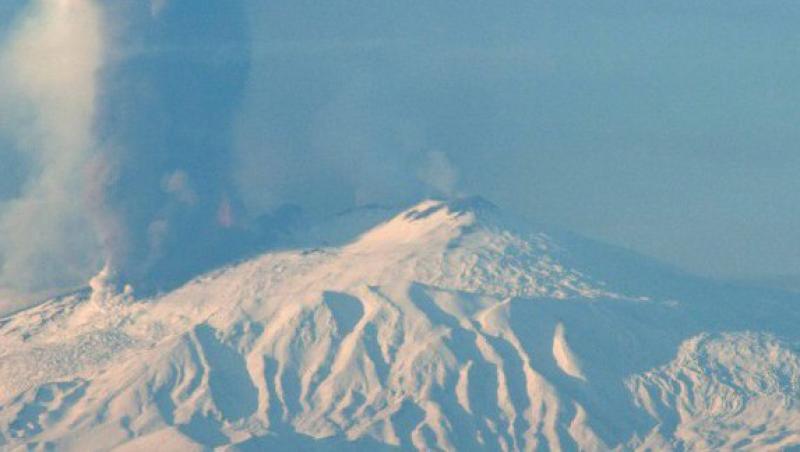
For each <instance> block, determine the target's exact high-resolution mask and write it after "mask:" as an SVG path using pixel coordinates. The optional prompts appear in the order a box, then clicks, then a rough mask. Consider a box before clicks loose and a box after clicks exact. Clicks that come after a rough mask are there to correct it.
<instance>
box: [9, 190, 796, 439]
mask: <svg viewBox="0 0 800 452" xmlns="http://www.w3.org/2000/svg"><path fill="white" fill-rule="evenodd" d="M359 215H361V214H360V213H358V212H355V213H352V214H350V215H348V216H345V217H342V218H339V219H337V220H336V221H332V222H331V224H330V225H329V226H330V227H329V228H327V227H323V228H321V229H320V230H322V231H326V230H327V231H328V232H330V234H329V235H330V236H331V237H334V236H336V237H339V238H340V237H342V235H341V234H339V235H337V234H336V233H334V232H331V231H338V230H342V229H344V230H347V229H348V227H344V226H343V225H348V224H349V225H351V226H352V225H354V224H365V223H370V221H366V220H364V218H365V216H364V215H361V216H359ZM376 216H377V217H380V216H381V214H377V215H372V217H376ZM366 217H370V215H366ZM372 217H370V218H372ZM334 223H335V224H334ZM377 223H378V224H377V225H376V226H371V227H369V228H367V230H366V231H365V232H364V233H363V234H360V235H358V236H357V237H356V238H355V239H353V240H348V241H346V242H345V243H344V244H342V245H336V246H331V245H328V246H325V247H309V248H307V249H303V250H296V251H285V252H273V253H268V254H264V255H262V256H260V257H258V258H256V259H253V260H250V261H247V262H243V263H241V264H238V265H235V266H231V267H228V268H225V269H222V270H219V271H217V272H215V273H212V274H208V275H205V276H202V277H200V278H198V279H196V280H194V281H192V282H190V283H189V284H187V285H185V286H184V287H182V288H180V289H178V290H175V291H174V292H171V293H168V294H166V295H163V296H158V297H154V298H152V299H143V300H139V299H134V298H133V297H132V295H131V294H130V293H121V294H118V293H113V292H111V291H109V290H107V289H106V288H105V287H104V285H103V284H102V283H103V281H102V278H96V279H95V281H94V288H93V290H91V291H90V290H87V291H83V292H79V293H76V294H73V295H70V296H67V297H62V298H59V299H55V300H52V301H49V302H47V303H44V304H42V305H40V306H38V307H35V308H32V309H29V310H26V311H22V312H20V313H17V314H15V315H12V316H10V317H7V318H3V319H0V448H3V449H14V448H16V447H20V448H25V447H28V448H34V449H36V448H40V449H45V450H46V449H48V448H52V447H55V448H56V449H59V450H80V451H85V450H109V449H115V448H120V449H121V450H193V449H200V450H202V449H207V448H210V447H222V448H223V449H224V448H231V449H234V450H240V449H241V450H296V449H311V450H317V449H328V448H330V449H336V450H347V449H356V450H364V449H366V448H371V449H377V450H382V449H395V448H398V449H421V450H437V449H444V450H540V449H541V450H546V449H552V450H558V449H563V450H574V449H583V450H607V449H611V448H619V449H624V450H628V449H678V450H681V449H718V448H735V449H748V448H750V449H765V448H766V449H781V448H785V447H789V446H791V445H800V352H798V350H799V349H798V345H797V344H798V342H797V341H798V340H800V328H799V327H798V326H797V325H800V309H798V308H800V306H798V300H797V295H790V294H784V293H781V292H777V291H775V292H765V291H764V290H763V289H762V290H755V289H748V288H745V287H733V286H725V285H721V284H715V283H711V282H708V281H703V280H700V279H697V278H692V277H690V276H687V275H682V274H680V273H679V272H676V271H674V270H672V269H669V268H667V267H664V266H661V265H660V264H658V263H654V262H651V261H649V260H647V259H645V258H642V257H639V256H635V255H632V254H630V253H627V252H624V251H622V250H619V249H615V248H613V247H608V246H604V245H601V244H596V243H593V242H591V241H588V240H585V239H581V238H579V237H576V236H572V235H570V234H564V233H556V232H545V231H543V230H540V229H539V228H530V227H528V226H526V225H524V224H521V223H519V222H517V221H511V220H508V219H506V218H504V216H503V214H502V213H501V212H499V211H498V210H497V209H496V208H495V207H493V206H492V205H490V204H488V203H486V202H484V201H481V200H475V199H472V200H464V201H456V202H449V203H445V202H440V201H425V202H423V203H421V204H419V205H417V206H415V207H413V208H411V209H408V210H406V211H403V212H401V213H399V214H398V215H396V216H394V217H393V218H390V219H389V220H388V221H379V222H377ZM315 234H316V235H315ZM315 234H311V235H312V236H315V237H317V238H318V240H321V239H320V238H319V237H321V236H324V235H325V234H324V233H320V232H319V230H318V231H316V233H315ZM345 235H346V234H345ZM328 240H329V242H335V241H336V239H334V238H330V237H328Z"/></svg>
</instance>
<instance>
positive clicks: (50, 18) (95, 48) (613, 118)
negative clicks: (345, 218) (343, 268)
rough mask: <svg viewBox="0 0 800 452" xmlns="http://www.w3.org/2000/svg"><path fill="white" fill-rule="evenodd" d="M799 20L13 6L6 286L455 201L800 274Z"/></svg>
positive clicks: (570, 6)
mask: <svg viewBox="0 0 800 452" xmlns="http://www.w3.org/2000/svg"><path fill="white" fill-rule="evenodd" d="M797 23H800V4H798V3H795V2H773V3H769V4H765V3H762V2H755V1H741V0H733V1H709V2H701V3H698V2H690V1H667V2H662V3H659V4H658V5H657V6H654V5H650V6H645V5H644V4H641V5H639V4H623V3H619V2H611V1H599V2H591V3H586V4H578V3H572V2H567V3H565V2H549V1H545V2H509V3H504V4H503V5H502V6H501V5H498V4H490V3H486V2H477V1H462V2H439V3H431V2H422V1H411V2H397V3H389V2H386V3H376V2H368V1H355V2H336V3H333V2H311V1H291V2H289V1H272V2H262V1H256V0H230V1H225V2H195V1H192V0H152V1H151V2H149V3H148V2H144V1H139V0H125V1H119V2H101V1H93V0H72V1H61V2H52V1H49V0H30V1H22V0H12V1H9V2H4V3H3V5H0V39H2V44H1V45H2V48H0V82H2V84H0V288H2V289H3V292H4V291H6V290H10V291H14V292H17V293H32V292H37V291H41V290H52V289H58V288H64V287H72V286H74V285H79V284H82V283H83V282H85V281H86V279H87V278H88V277H90V276H91V275H92V274H94V273H96V272H97V271H98V270H99V269H100V268H101V267H102V266H103V265H107V266H110V267H113V269H114V271H115V272H116V273H117V274H118V277H119V278H120V279H121V280H124V281H121V282H126V281H128V280H131V281H140V282H141V283H142V284H151V285H154V286H158V284H159V283H160V282H159V281H157V279H158V278H166V277H167V276H164V275H176V277H183V276H185V275H187V274H191V273H192V272H195V271H200V270H202V269H203V268H204V267H203V266H202V265H197V266H195V265H192V264H191V263H192V262H195V261H196V260H198V259H211V258H209V257H208V256H207V254H209V253H210V254H213V259H211V260H209V261H208V262H207V264H208V265H212V264H213V262H216V261H222V260H224V259H227V258H230V257H231V256H232V255H235V253H236V252H238V251H240V250H243V249H247V248H248V247H251V246H252V245H253V244H255V243H259V240H260V238H261V236H260V235H259V234H260V232H259V231H258V230H257V226H256V225H257V224H259V223H258V221H259V220H258V219H259V218H264V215H265V214H270V213H271V212H274V211H275V209H278V208H280V207H281V206H285V205H287V204H296V205H299V206H301V207H303V209H304V210H305V211H306V212H307V213H308V215H310V216H312V217H313V216H322V215H325V214H329V213H332V212H335V211H338V210H342V209H345V208H349V207H353V206H357V205H364V204H370V203H381V204H404V203H409V202H412V201H415V200H417V199H419V198H421V197H425V196H440V197H442V196H443V197H447V196H460V195H466V194H481V195H483V196H485V197H487V198H489V199H491V200H492V201H494V202H495V203H497V204H498V205H499V206H500V207H501V208H503V209H506V210H510V211H514V212H516V213H518V214H521V215H523V216H525V217H527V218H530V219H535V220H538V221H543V222H547V223H553V224H557V225H561V226H564V227H566V228H570V229H573V230H575V231H578V232H581V233H584V234H586V235H589V236H591V237H594V238H599V239H602V240H604V241H608V242H612V243H616V244H621V245H623V246H626V247H629V248H632V249H635V250H638V251H641V252H643V253H646V254H649V255H652V256H655V257H657V258H661V259H663V260H666V261H669V262H671V263H674V264H676V265H678V266H681V267H684V268H687V269H689V270H691V271H694V272H697V273H701V274H708V275H715V276H736V277H746V276H748V275H758V276H761V275H770V274H795V273H798V274H800V234H798V233H797V231H798V229H800V209H798V207H797V206H798V204H799V203H800V195H798V193H800V177H798V175H800V149H798V146H800V144H799V143H800V127H798V124H799V123H800V98H799V97H800V28H798V27H797ZM198 250H199V251H198ZM206 250H211V251H209V252H208V253H206V252H205V251H206ZM237 250H238V251H237ZM214 259H216V260H214ZM3 292H0V293H3Z"/></svg>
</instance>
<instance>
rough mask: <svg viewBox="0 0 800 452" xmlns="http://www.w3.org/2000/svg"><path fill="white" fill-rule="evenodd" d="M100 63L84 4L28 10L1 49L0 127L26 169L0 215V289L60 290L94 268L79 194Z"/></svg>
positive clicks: (96, 35)
mask: <svg viewBox="0 0 800 452" xmlns="http://www.w3.org/2000/svg"><path fill="white" fill-rule="evenodd" d="M103 54H104V48H103V29H102V19H101V14H100V11H99V8H98V5H97V4H96V3H95V2H94V1H92V0H57V1H56V0H39V1H35V2H33V3H32V4H31V5H30V6H29V9H28V10H27V11H26V12H25V13H24V16H23V17H22V18H21V20H20V21H19V23H18V24H17V28H16V29H15V30H14V31H13V32H12V33H11V34H10V36H9V38H8V40H7V41H6V42H5V43H3V46H2V48H0V128H2V132H3V133H4V134H7V135H9V136H10V137H11V138H12V139H13V142H14V144H15V147H16V148H17V149H18V150H19V151H20V152H24V153H26V154H27V158H28V160H30V161H31V162H32V163H33V171H32V172H31V174H30V176H29V178H28V180H27V181H26V184H25V187H24V190H23V191H22V193H21V195H20V196H19V197H18V198H16V199H13V200H10V201H9V202H8V203H7V204H6V205H4V206H2V207H3V208H2V211H0V265H1V267H0V286H5V287H10V288H13V289H17V290H25V291H34V290H43V289H50V288H56V287H65V286H69V285H72V284H77V283H78V282H80V281H84V280H85V278H86V277H88V276H89V274H90V273H91V272H92V271H94V270H96V268H97V266H98V265H99V263H98V262H96V261H95V256H97V255H98V254H99V253H98V252H97V243H96V240H95V238H94V234H93V232H92V230H91V221H90V220H89V215H88V213H87V209H86V203H85V199H84V193H85V188H86V187H85V184H86V179H88V177H87V174H86V172H85V171H86V167H87V162H89V160H90V159H91V158H92V154H93V152H94V151H93V150H94V142H93V137H92V124H93V116H94V112H95V100H96V95H97V92H96V87H97V81H96V77H97V72H98V69H99V68H100V66H101V64H102V60H103Z"/></svg>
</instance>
